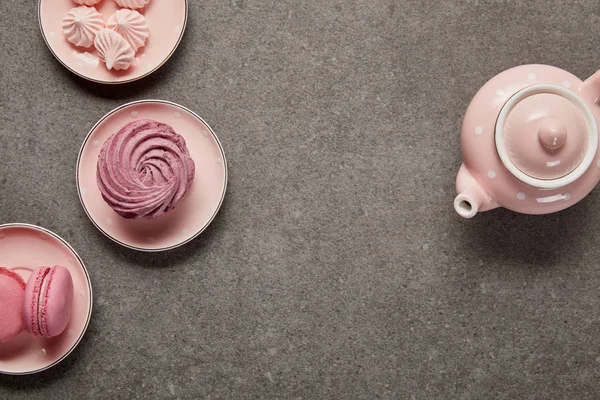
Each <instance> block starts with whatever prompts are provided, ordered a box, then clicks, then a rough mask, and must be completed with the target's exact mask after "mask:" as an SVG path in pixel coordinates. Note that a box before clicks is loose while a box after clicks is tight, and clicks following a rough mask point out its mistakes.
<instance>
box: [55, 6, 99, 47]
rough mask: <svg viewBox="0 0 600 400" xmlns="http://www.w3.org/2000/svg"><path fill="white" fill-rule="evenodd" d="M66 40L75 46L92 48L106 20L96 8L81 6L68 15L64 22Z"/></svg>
mask: <svg viewBox="0 0 600 400" xmlns="http://www.w3.org/2000/svg"><path fill="white" fill-rule="evenodd" d="M62 27H63V34H64V35H65V38H66V39H67V40H68V41H69V42H71V43H73V44H74V45H75V46H81V47H90V46H91V45H92V44H93V43H94V38H95V37H96V34H97V33H98V31H99V30H100V29H102V28H104V20H103V19H102V14H100V13H99V12H98V11H96V9H95V8H94V7H86V6H79V7H75V8H73V9H72V10H71V11H69V12H68V13H67V15H66V16H65V18H64V19H63V21H62Z"/></svg>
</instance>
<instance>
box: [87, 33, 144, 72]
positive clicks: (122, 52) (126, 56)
mask: <svg viewBox="0 0 600 400" xmlns="http://www.w3.org/2000/svg"><path fill="white" fill-rule="evenodd" d="M94 46H96V50H97V51H98V55H99V56H100V59H101V60H102V61H104V62H105V63H106V68H108V69H115V70H119V69H127V68H129V66H130V65H131V64H133V61H134V55H135V52H134V51H133V48H132V47H131V45H130V44H129V43H127V40H125V39H124V38H123V36H121V35H119V34H118V33H117V32H115V31H113V30H112V29H108V28H104V29H101V30H100V32H98V33H97V34H96V39H95V40H94Z"/></svg>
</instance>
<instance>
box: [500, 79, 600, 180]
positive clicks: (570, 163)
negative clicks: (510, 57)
mask: <svg viewBox="0 0 600 400" xmlns="http://www.w3.org/2000/svg"><path fill="white" fill-rule="evenodd" d="M495 139H496V149H497V151H498V155H499V156H500V159H501V160H502V162H503V164H504V166H505V167H506V168H507V169H508V170H509V171H510V172H511V173H512V174H513V175H514V176H515V177H516V178H518V179H519V180H521V181H522V182H524V183H526V184H528V185H531V186H534V187H537V188H541V189H556V188H559V187H562V186H565V185H568V184H570V183H572V182H573V181H575V180H577V179H578V178H579V177H580V176H581V175H583V173H584V172H585V171H586V170H587V169H588V168H589V166H590V165H591V163H592V162H593V160H594V157H595V155H596V151H597V148H598V128H597V125H596V120H595V119H594V116H593V114H592V112H591V110H590V108H589V107H588V105H587V104H586V103H585V102H584V101H583V100H582V99H581V98H580V97H578V96H577V95H576V94H575V93H574V92H572V91H570V90H568V89H565V88H563V87H560V86H555V85H535V86H530V87H527V88H525V89H523V90H521V91H519V92H517V93H516V94H515V95H514V96H513V97H511V98H510V99H509V100H508V101H507V102H506V104H505V105H504V107H503V108H502V110H501V111H500V115H499V117H498V121H497V123H496V137H495Z"/></svg>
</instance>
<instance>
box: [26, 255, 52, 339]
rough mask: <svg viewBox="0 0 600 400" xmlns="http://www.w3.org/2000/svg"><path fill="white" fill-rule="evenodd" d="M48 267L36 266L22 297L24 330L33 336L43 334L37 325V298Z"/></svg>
mask: <svg viewBox="0 0 600 400" xmlns="http://www.w3.org/2000/svg"><path fill="white" fill-rule="evenodd" d="M49 270H50V268H48V267H39V268H36V269H35V270H34V271H33V272H32V273H31V276H30V277H29V280H28V281H27V287H26V288H25V297H24V299H23V324H24V326H25V330H26V331H27V332H29V333H30V334H31V335H33V336H43V335H42V332H41V330H40V327H39V326H38V321H39V319H38V299H39V295H40V292H41V288H42V282H43V278H44V276H45V275H46V274H47V273H48V272H49Z"/></svg>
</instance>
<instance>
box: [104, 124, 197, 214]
mask: <svg viewBox="0 0 600 400" xmlns="http://www.w3.org/2000/svg"><path fill="white" fill-rule="evenodd" d="M194 175H195V164H194V160H192V158H191V157H190V153H189V151H188V149H187V147H186V144H185V139H184V138H183V137H182V136H181V135H179V134H177V133H176V132H175V131H174V130H173V128H172V127H170V126H169V125H167V124H163V123H161V122H157V121H153V120H149V119H145V120H138V121H133V122H130V123H128V124H127V125H125V126H124V127H123V128H121V130H119V132H117V133H115V134H114V135H112V136H111V137H109V138H108V140H107V141H106V142H105V143H104V145H103V146H102V149H101V150H100V155H99V156H98V169H97V175H96V177H97V182H98V188H99V189H100V192H101V193H102V197H103V198H104V200H105V201H106V203H107V204H108V205H109V206H110V207H111V208H112V209H113V210H115V212H116V213H117V214H119V215H120V216H122V217H123V218H130V219H131V218H149V219H153V218H158V217H159V216H161V215H163V214H164V213H166V212H168V211H170V210H172V209H173V208H174V207H175V205H176V204H177V203H178V202H179V201H180V200H181V199H182V198H183V197H184V196H185V194H186V193H187V191H188V189H189V188H190V187H191V185H192V182H193V180H194Z"/></svg>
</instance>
